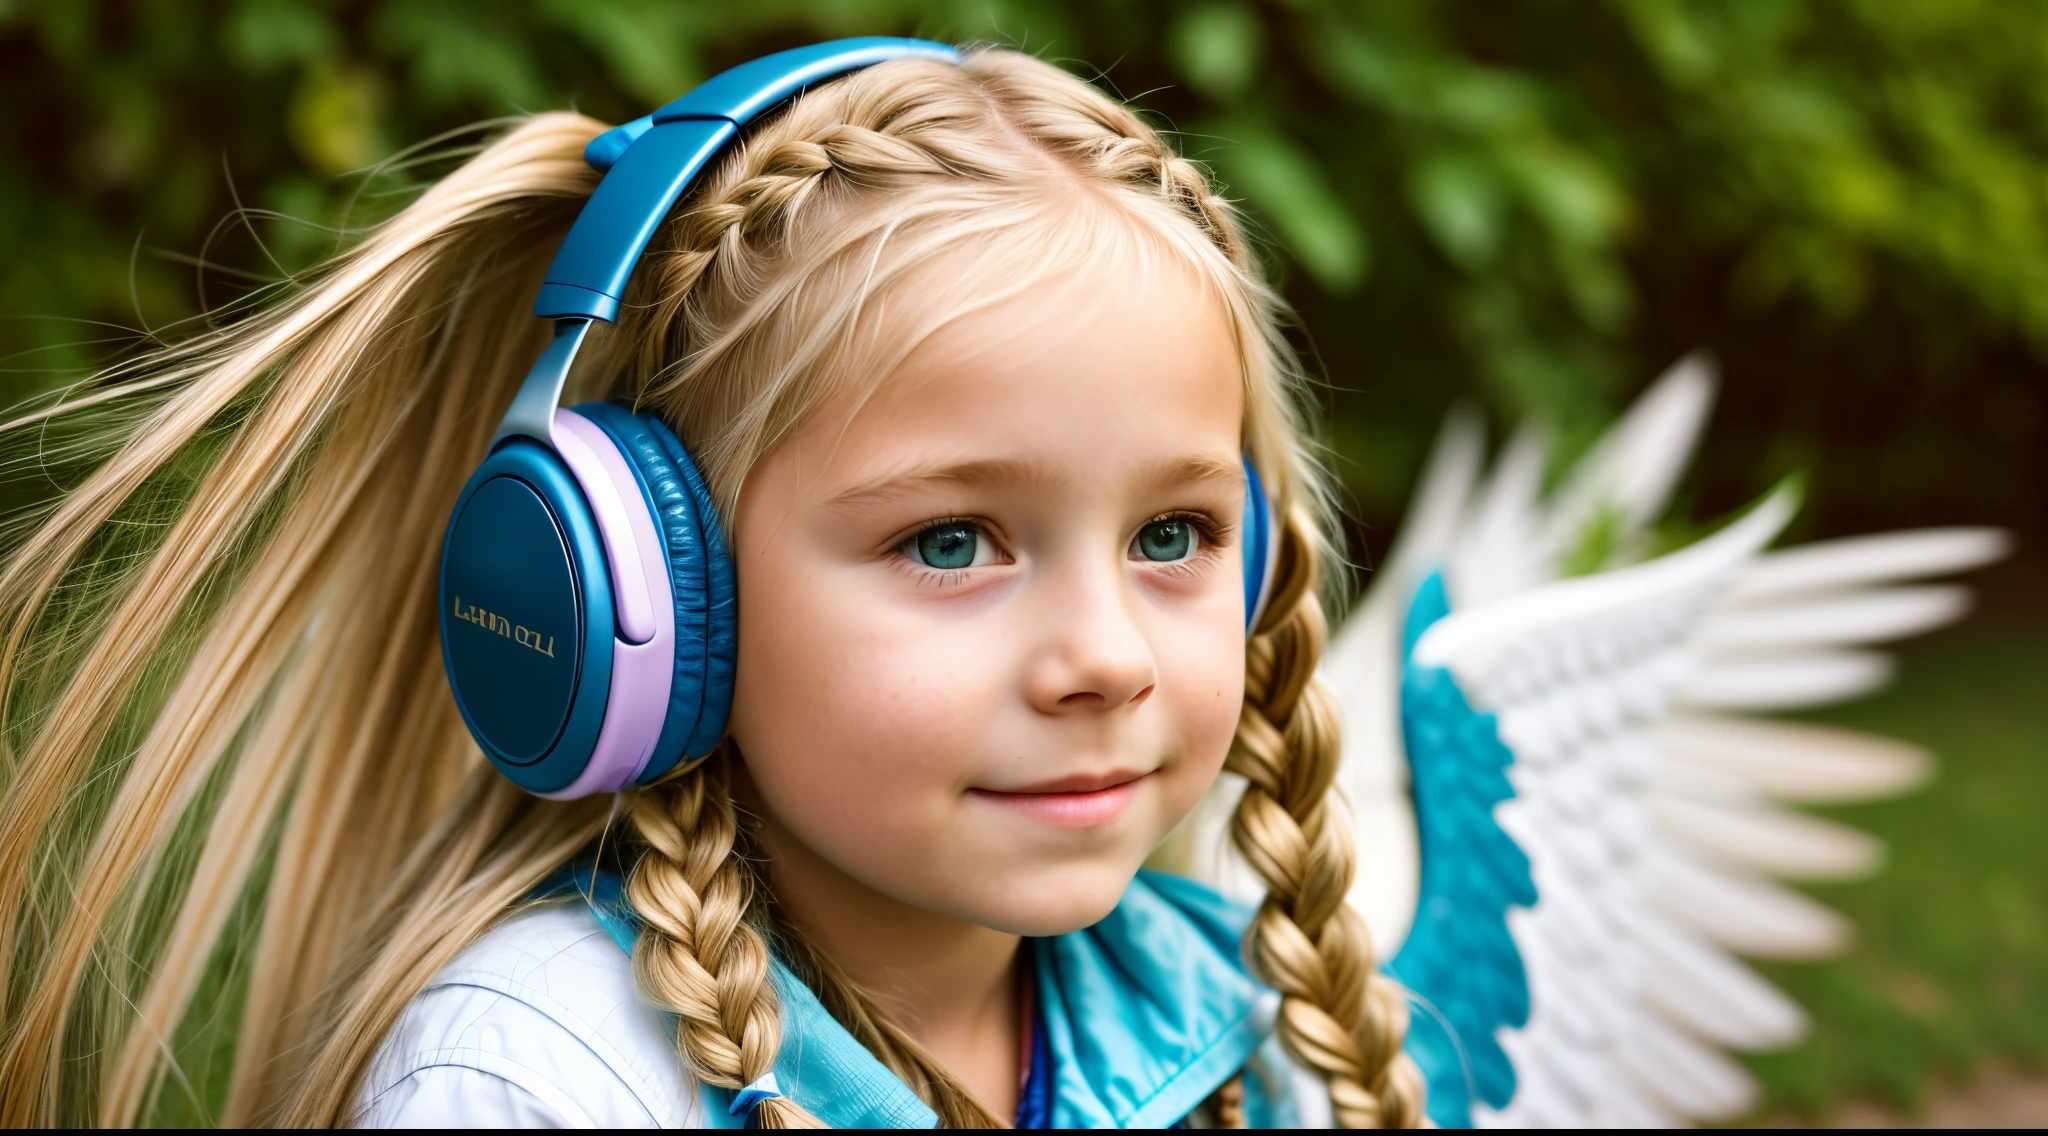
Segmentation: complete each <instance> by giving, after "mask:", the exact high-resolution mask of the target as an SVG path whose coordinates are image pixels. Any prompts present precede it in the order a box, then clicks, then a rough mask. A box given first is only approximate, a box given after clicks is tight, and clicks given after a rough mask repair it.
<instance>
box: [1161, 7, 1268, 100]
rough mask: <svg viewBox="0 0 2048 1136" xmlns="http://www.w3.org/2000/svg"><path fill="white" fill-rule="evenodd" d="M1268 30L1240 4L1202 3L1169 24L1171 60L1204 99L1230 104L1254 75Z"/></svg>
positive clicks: (1249, 9) (1249, 10)
mask: <svg viewBox="0 0 2048 1136" xmlns="http://www.w3.org/2000/svg"><path fill="white" fill-rule="evenodd" d="M1265 40H1266V29H1265V25H1263V24H1262V23H1260V22H1259V18H1258V16H1256V15H1254V14H1253V12H1252V10H1251V8H1250V7H1249V6H1247V5H1245V4H1243V3H1234V2H1231V3H1205V4H1201V5H1199V6H1196V7H1192V8H1188V9H1186V10H1185V11H1183V12H1181V13H1180V15H1179V16H1177V17H1176V18H1175V19H1174V21H1173V30H1172V32H1171V33H1170V35H1169V37H1168V43H1169V44H1170V45H1171V51H1172V54H1173V59H1174V62H1175V63H1176V64H1178V65H1179V67H1180V71H1181V74H1183V75H1185V76H1187V80H1188V83H1189V84H1190V85H1192V86H1193V87H1194V88H1195V89H1196V90H1198V91H1201V92H1202V93H1203V94H1206V95H1209V96H1211V97H1214V98H1218V99H1225V100H1228V99H1234V98H1236V97H1237V96H1238V95H1239V94H1241V93H1242V92H1243V91H1244V89H1245V86H1246V85H1247V84H1249V83H1250V82H1251V80H1252V76H1253V75H1254V74H1255V73H1256V72H1257V71H1258V67H1259V60H1260V58H1261V56H1263V55H1264V53H1265Z"/></svg>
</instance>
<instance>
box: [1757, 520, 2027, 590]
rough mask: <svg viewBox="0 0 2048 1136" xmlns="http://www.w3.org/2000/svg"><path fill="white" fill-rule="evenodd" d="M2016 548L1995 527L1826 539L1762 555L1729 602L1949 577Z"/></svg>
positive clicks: (1979, 566) (1980, 565) (1923, 530)
mask: <svg viewBox="0 0 2048 1136" xmlns="http://www.w3.org/2000/svg"><path fill="white" fill-rule="evenodd" d="M2011 549H2012V538H2011V536H2010V535H2008V534H2007V533H2005V532H2004V531H2003V530H2000V529H1990V528H1947V529H1917V530H1914V531H1911V532H1896V533H1885V534H1883V535H1881V536H1860V537H1849V538H1847V539H1844V540H1829V541H1821V542H1818V543H1815V544H1809V545H1804V546H1802V547H1800V548H1795V549H1791V550H1789V551H1785V552H1776V553H1772V554H1771V555H1769V556H1766V557H1763V558H1762V559H1761V560H1759V561H1758V562H1757V563H1756V564H1754V565H1752V566H1751V567H1750V569H1749V571H1747V572H1745V573H1744V574H1743V576H1742V578H1741V579H1740V580H1738V581H1737V582H1736V584H1735V587H1734V589H1733V590H1732V591H1731V592H1730V593H1729V595H1728V602H1729V603H1731V604H1750V603H1756V602H1759V601H1761V600H1766V599H1775V598H1777V597H1781V596H1789V595H1799V594H1802V593H1806V592H1815V591H1821V590H1825V589H1830V588H1834V589H1839V588H1851V587H1859V586H1862V585H1867V584H1880V583H1889V582H1892V581H1897V580H1919V579H1925V578H1927V577H1929V576H1946V575H1949V574H1951V573H1955V572H1964V571H1968V570H1969V569H1972V568H1981V567H1983V566H1984V565H1986V564H1989V563H1991V562H1992V561H1994V560H1997V559H1999V558H2000V557H2003V556H2004V555H2006V553H2007V552H2009V551H2011Z"/></svg>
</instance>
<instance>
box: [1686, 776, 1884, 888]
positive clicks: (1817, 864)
mask: <svg viewBox="0 0 2048 1136" xmlns="http://www.w3.org/2000/svg"><path fill="white" fill-rule="evenodd" d="M1728 783H1729V784H1731V785H1735V784H1739V783H1736V782H1733V781H1732V780H1731V781H1729V782H1728ZM1650 809H1651V812H1652V815H1654V816H1655V818H1656V821H1657V824H1658V826H1659V827H1661V828H1663V829H1664V830H1665V831H1666V832H1668V833H1670V834H1671V835H1672V836H1674V837H1676V838H1677V839H1679V840H1681V841H1683V842H1684V843H1686V844H1687V845H1690V846H1691V847H1693V848H1696V849H1699V850H1700V851H1702V852H1705V853H1707V854H1709V855H1710V856H1712V857H1713V858H1714V859H1716V860H1719V861H1721V862H1723V863H1727V864H1733V865H1737V866H1740V867H1744V868H1749V869H1752V870H1755V871H1760V872H1768V873H1770V874H1771V875H1773V876H1777V877H1780V878H1782V879H1793V880H1850V879H1857V878H1859V877H1862V876H1867V875H1869V874H1870V873H1872V872H1874V871H1876V870H1877V867H1878V865H1879V864H1880V863H1882V862H1883V860H1884V845H1882V844H1880V843H1879V842H1878V841H1877V840H1876V839H1875V838H1874V837H1871V836H1868V835H1866V834H1864V833H1861V832H1858V831H1856V830H1855V829H1853V828H1850V827H1848V826H1847V825H1843V824H1837V823H1835V822H1834V821H1829V820H1822V819H1820V818H1819V817H1811V816H1807V815H1806V814H1804V813H1795V812H1793V811H1792V810H1790V809H1784V808H1779V807H1777V806H1775V805H1771V804H1768V803H1766V802H1764V801H1762V800H1759V799H1755V798H1751V799H1747V800H1744V799H1739V798H1726V797H1724V798H1722V799H1719V800H1700V799H1697V798H1696V797H1693V796H1688V795H1683V794H1678V793H1673V792H1669V791H1660V792H1656V793H1653V794H1652V795H1651V798H1650Z"/></svg>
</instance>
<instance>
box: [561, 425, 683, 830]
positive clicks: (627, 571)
mask: <svg viewBox="0 0 2048 1136" xmlns="http://www.w3.org/2000/svg"><path fill="white" fill-rule="evenodd" d="M553 433H554V441H555V452H556V453H558V454H560V455H561V456H562V461H563V463H564V464H566V465H567V466H568V467H569V472H571V473H572V474H574V475H575V477H576V482H577V484H578V485H580V486H582V488H583V495H584V497H585V498H587V499H588V500H589V501H590V503H591V512H592V513H593V514H595V515H596V517H597V527H598V531H599V532H600V533H602V534H603V536H604V547H605V557H606V559H607V560H608V561H609V562H610V566H611V578H612V591H613V594H614V595H618V594H620V593H625V594H627V595H629V596H631V595H634V594H635V593H637V594H638V596H639V597H640V599H641V603H642V604H643V605H644V606H641V607H640V608H639V610H638V612H636V613H635V615H636V619H635V622H636V623H637V622H640V620H639V619H638V618H637V617H638V616H641V615H644V617H645V619H646V624H643V626H642V627H627V626H625V624H626V616H625V613H626V612H627V611H628V610H629V609H628V606H627V605H626V604H625V603H619V604H618V605H617V606H618V608H619V610H620V613H621V615H620V620H619V622H620V625H621V626H620V627H619V628H616V629H615V630H614V634H613V638H612V688H611V692H610V695H609V696H608V697H607V698H606V700H605V710H604V725H603V726H602V727H600V728H599V730H598V734H597V746H596V748H595V749H594V750H593V751H592V752H591V755H590V764H588V765H586V766H584V767H583V772H582V773H580V774H578V775H577V777H576V780H574V781H572V782H570V783H569V784H568V785H566V786H564V787H563V788H561V789H558V790H556V791H555V792H552V793H542V794H540V796H543V797H546V798H548V799H549V800H555V801H566V800H571V799H573V798H576V797H587V796H589V795H591V794H592V793H613V792H617V791H618V790H620V789H623V788H625V787H626V786H628V785H631V784H632V783H633V780H634V778H637V777H639V776H640V773H641V771H642V770H644V769H646V768H647V759H648V758H649V757H651V756H652V755H653V753H654V743H655V742H656V741H658V740H659V739H660V738H661V727H662V723H663V721H664V719H666V717H667V716H668V694H669V685H670V684H671V683H672V682H674V681H675V670H676V661H675V656H676V650H675V644H676V605H675V596H674V594H673V593H674V589H673V587H672V586H671V584H670V583H669V578H668V556H667V554H666V553H665V552H664V551H663V548H662V542H661V535H660V533H658V532H657V531H656V530H655V527H654V517H653V515H652V514H650V513H649V512H648V511H647V499H646V498H645V497H643V496H642V495H641V493H640V482H639V479H638V478H636V477H635V476H634V474H633V469H632V467H631V466H629V465H627V464H626V457H625V455H624V454H621V453H620V452H619V448H618V446H616V445H615V444H613V442H612V439H611V435H609V434H606V433H605V432H604V431H603V430H601V429H599V428H598V427H597V425H596V424H594V423H592V422H591V421H590V420H589V419H587V418H584V417H583V416H582V415H580V414H577V413H576V412H575V411H573V410H557V411H555V420H554V431H553ZM649 608H651V609H652V610H648V609H649ZM643 629H644V630H645V631H646V632H647V637H646V640H645V641H644V642H637V643H636V642H631V641H629V640H630V639H631V638H634V637H637V636H636V634H635V633H636V632H639V631H642V630H643ZM618 631H624V632H626V635H627V638H621V637H619V635H618V633H617V632H618Z"/></svg>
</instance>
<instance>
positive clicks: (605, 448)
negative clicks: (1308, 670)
mask: <svg viewBox="0 0 2048 1136" xmlns="http://www.w3.org/2000/svg"><path fill="white" fill-rule="evenodd" d="M905 58H923V59H939V60H945V61H947V62H958V61H959V58H960V56H959V54H958V53H957V52H955V51H954V50H953V49H952V48H950V47H946V46H944V45H943V44H937V43H928V42H925V41H923V40H915V39H893V38H886V37H879V36H875V37H865V38H860V39H843V40H837V41H834V42H832V43H823V44H818V45H816V46H814V47H807V48H800V49H798V50H795V51H784V52H780V53H778V54H775V55H770V56H766V57H764V58H761V59H756V60H754V61H753V62H751V63H746V64H742V65H741V66H738V67H735V68H733V69H732V70H730V71H727V72H725V73H723V74H721V75H719V76H717V77H715V78H713V79H712V80H710V81H709V82H707V83H705V84H704V85H703V86H701V87H698V88H697V89H696V90H694V91H691V92H690V93H689V94H687V95H685V96H683V97H682V98H680V99H677V100H676V101H675V102H672V103H670V104H669V105H667V106H665V107H663V108H661V109H660V110H658V111H655V112H654V113H653V114H651V115H648V116H647V117H645V118H641V119H637V120H635V121H633V122H629V123H627V124H625V125H624V126H620V127H618V128H616V129H613V130H610V131H608V132H606V133H604V134H601V135H599V136H598V137H597V138H596V139H594V140H592V142H591V143H590V145H589V147H588V148H586V149H585V150H584V152H583V156H584V159H585V160H586V161H588V162H589V163H590V164H591V165H592V166H594V167H596V168H598V169H600V170H604V171H606V173H605V177H604V180H603V181H602V182H600V183H598V187H597V191H596V192H595V193H594V194H592V195H591V198H590V201H589V202H588V203H587V204H585V205H584V207H583V212H582V213H581V214H580V215H579V216H578V217H577V218H576V223H575V225H574V226H573V227H571V228H570V230H569V236H568V238H567V240H565V241H564V242H563V244H562V249H561V251H560V252H559V253H557V254H556V256H555V260H554V263H553V265H551V266H550V267H549V269H548V274H547V278H546V282H545V283H543V284H542V285H541V289H540V297H539V299H538V300H537V301H536V302H535V304H534V314H535V315H538V316H540V317H542V318H544V319H551V320H554V321H555V338H554V342H553V343H552V344H550V345H549V347H548V349H547V350H546V351H545V352H544V353H543V354H542V355H541V357H540V361H539V362H537V363H535V364H534V366H533V370H532V371H530V372H529V373H528V374H527V376H526V382H525V383H524V385H522V386H521V387H520V388H519V393H518V395H517V396H515V397H514V398H513V400H512V407H511V409H510V410H508V411H507V412H506V414H505V419H504V421H503V422H501V423H499V425H498V430H497V433H496V434H495V435H494V436H493V437H492V439H491V447H490V452H489V455H488V456H486V457H485V458H484V461H483V464H482V465H480V466H478V467H477V471H476V472H475V473H474V474H472V475H471V476H470V479H469V483H468V484H467V485H465V486H463V489H462V495H461V497H460V498H458V499H457V501H456V503H455V514H454V516H453V517H452V518H450V519H449V522H448V538H447V543H446V544H445V545H444V546H443V548H442V552H441V654H442V659H443V661H444V662H445V663H446V664H447V667H448V682H449V685H450V686H452V687H453V688H454V690H455V703H456V705H457V706H458V707H459V708H460V709H461V711H462V720H463V721H464V722H465V723H467V724H468V726H469V732H470V733H471V734H472V735H474V736H475V737H476V740H477V744H478V745H480V746H482V747H483V751H484V754H485V756H487V757H489V758H490V759H491V763H492V764H493V765H495V766H497V767H498V770H499V771H500V772H502V773H504V774H505V776H507V777H510V778H511V779H512V780H513V781H514V782H515V783H517V784H518V785H519V786H520V787H521V788H523V789H525V790H527V791H528V792H531V793H535V794H538V795H539V796H543V797H551V798H556V799H567V798H572V797H582V796H587V795H589V794H592V793H606V792H613V791H616V790H619V789H623V788H626V787H627V786H629V785H635V784H643V785H644V784H646V783H648V782H650V781H652V780H654V779H655V778H657V777H660V776H661V775H662V774H664V773H667V772H668V771H669V770H670V769H673V768H674V767H675V766H676V764H677V763H678V762H680V761H683V760H685V759H690V758H698V757H703V756H705V755H707V754H709V753H710V752H711V751H712V750H713V749H714V748H715V747H716V746H717V745H718V742H719V740H720V739H721V738H722V737H723V736H724V734H725V724H726V718H727V716H728V715H729V714H730V712H731V709H732V682H733V667H734V663H735V659H736V655H737V652H738V645H739V639H738V625H737V615H738V604H737V601H736V595H735V591H734V584H733V570H732V561H731V559H730V558H729V557H728V555H727V553H726V547H725V537H724V534H723V533H721V532H720V530H719V525H718V517H717V515H716V514H715V513H714V512H713V510H712V506H711V494H710V491H709V489H708V488H707V487H706V485H705V483H704V478H703V476H702V475H701V474H700V473H699V472H698V471H697V467H696V465H695V464H694V463H692V462H691V461H690V455H689V454H688V453H686V452H685V451H684V449H683V444H682V442H681V441H679V440H678V439H677V438H676V436H675V434H674V433H672V432H671V431H670V430H669V428H668V427H667V426H664V425H663V424H662V423H661V422H660V421H659V420H658V419H656V418H655V417H653V416H652V415H636V414H633V413H631V412H630V411H627V410H624V409H622V408H620V407H617V406H613V405H610V404H608V403H601V402H591V403H584V404H583V405H581V406H577V407H575V408H574V409H569V410H564V409H561V408H560V406H559V404H560V401H561V395H562V382H563V380H564V379H565V378H566V377H567V376H568V373H569V365H570V363H571V362H572V361H574V359H575V358H576V352H577V350H578V349H579V348H581V347H582V345H583V340H584V337H585V336H586V335H588V334H589V331H590V327H591V324H592V323H593V322H595V321H598V320H604V321H607V322H610V321H612V320H614V319H616V318H617V317H618V313H619V299H620V297H622V296H624V295H625V294H626V281H627V278H628V277H629V276H630V275H631V274H632V271H633V266H634V264H635V263H637V262H638V261H639V259H640V254H641V252H642V251H643V250H645V249H646V247H647V242H648V240H649V239H650V238H651V237H652V236H653V235H654V231H655V229H656V228H657V227H658V226H659V225H660V224H661V223H662V221H663V219H664V218H666V217H667V216H668V214H669V210H670V209H671V208H673V207H674V206H675V203H676V202H677V200H679V199H680V198H681V197H682V195H683V193H684V192H685V191H686V190H687V189H688V188H689V187H690V183H691V181H692V180H693V179H694V178H695V177H696V176H697V174H698V172H699V171H701V170H702V169H704V167H705V166H706V165H708V164H709V163H710V161H711V159H712V158H714V157H716V156H717V155H718V153H719V152H720V151H721V150H722V149H724V147H725V146H726V144H727V143H729V142H730V141H732V139H733V138H734V137H736V136H737V135H738V134H739V132H740V130H741V129H742V128H743V127H745V126H746V125H747V123H749V122H751V121H752V120H753V119H754V118H755V117H757V116H759V115H761V114H762V113H764V112H766V111H769V110H772V109H774V108H775V107H776V106H778V105H779V104H781V103H782V102H783V101H784V100H786V99H788V98H790V97H791V96H792V95H794V94H796V93H797V92H799V91H801V90H803V89H804V88H806V87H809V86H812V85H814V84H816V83H820V82H823V81H825V80H827V79H831V78H833V77H834V76H838V75H842V74H845V73H846V72H849V71H854V70H857V69H859V68H862V67H866V66H868V65H870V64H874V63H880V62H882V61H884V60H888V59H905ZM1245 476H1246V480H1247V482H1248V484H1247V496H1248V497H1249V501H1248V505H1247V508H1246V510H1245V521H1244V534H1243V535H1244V565H1245V573H1244V577H1245V627H1246V630H1247V633H1249V631H1250V629H1251V628H1252V627H1254V626H1256V624H1257V620H1258V617H1259V615H1260V612H1261V609H1262V608H1263V606H1264V603H1265V599H1266V593H1267V591H1268V589H1269V588H1270V586H1271V579H1272V575H1273V564H1274V561H1275V559H1276V554H1277V551H1278V543H1277V542H1276V541H1275V540H1274V539H1273V534H1272V511H1271V507H1270V506H1269V505H1268V504H1267V500H1266V493H1265V487H1264V483H1263V482H1262V481H1261V479H1260V477H1259V472H1258V469H1257V468H1256V467H1255V466H1253V465H1252V463H1251V462H1250V461H1249V460H1247V461H1246V462H1245Z"/></svg>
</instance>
